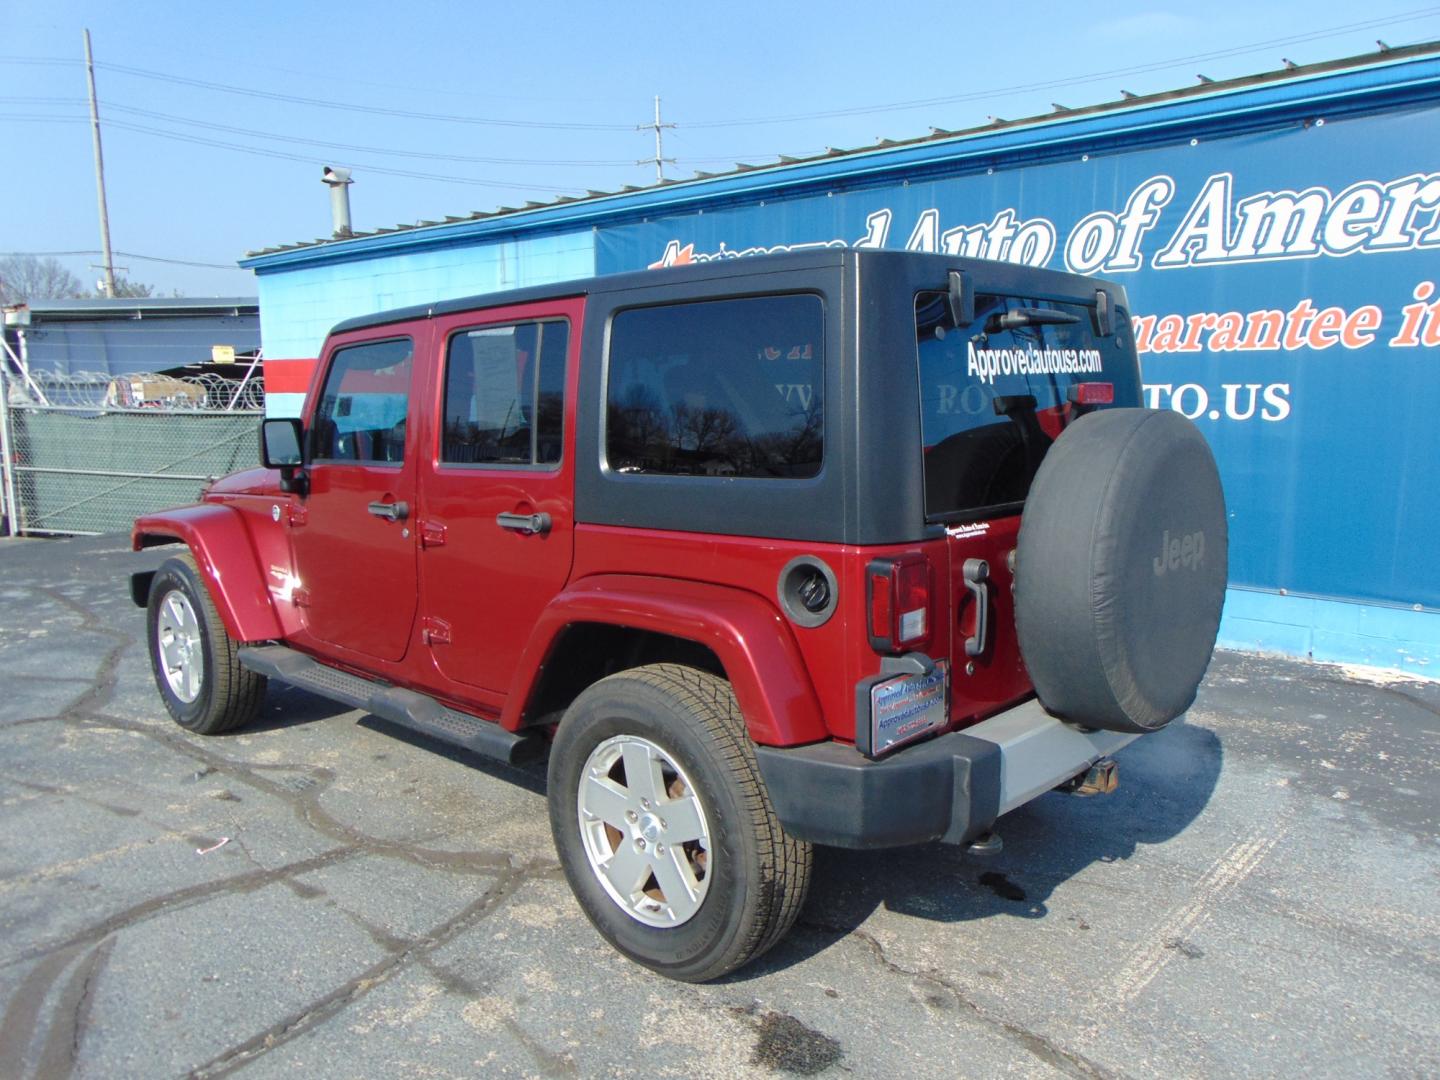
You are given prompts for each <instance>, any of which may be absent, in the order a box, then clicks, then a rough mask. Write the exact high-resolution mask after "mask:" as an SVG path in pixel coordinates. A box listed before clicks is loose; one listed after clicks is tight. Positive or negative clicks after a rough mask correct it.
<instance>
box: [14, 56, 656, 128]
mask: <svg viewBox="0 0 1440 1080" xmlns="http://www.w3.org/2000/svg"><path fill="white" fill-rule="evenodd" d="M0 63H20V64H57V63H71V61H62V60H60V59H58V58H55V57H23V56H0ZM95 66H96V67H97V68H100V69H101V70H103V71H110V72H114V73H116V74H119V75H131V76H134V77H136V78H141V79H155V80H158V81H160V82H165V83H171V84H174V85H177V86H193V87H196V88H197V89H201V90H215V91H218V92H220V93H226V94H239V95H241V96H243V97H251V98H263V99H265V100H268V101H284V102H287V103H289V104H292V105H310V106H314V107H316V108H321V109H338V110H340V111H343V112H358V113H368V114H370V115H373V116H399V117H404V118H406V119H409V120H435V121H441V122H444V123H451V124H477V125H482V126H490V127H518V128H546V129H550V130H555V131H631V130H633V129H634V125H632V124H592V123H582V122H580V121H572V120H506V119H502V118H500V117H488V116H458V115H454V114H450V113H432V112H419V111H416V110H413V109H394V108H387V107H385V106H381V105H356V104H351V103H349V102H344V101H330V100H327V99H325V98H312V97H304V96H301V95H299V94H282V93H280V92H279V91H276V90H258V89H256V88H254V87H249V86H233V85H231V84H229V83H218V82H210V81H209V80H206V79H191V78H187V77H186V76H183V75H169V74H166V73H165V72H163V71H150V70H149V69H147V68H137V67H130V66H129V65H127V64H108V63H101V64H96V65H95Z"/></svg>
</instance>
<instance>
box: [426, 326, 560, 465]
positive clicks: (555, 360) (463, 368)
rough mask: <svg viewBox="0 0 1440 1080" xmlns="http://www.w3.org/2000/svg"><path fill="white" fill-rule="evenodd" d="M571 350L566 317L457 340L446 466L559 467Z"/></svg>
mask: <svg viewBox="0 0 1440 1080" xmlns="http://www.w3.org/2000/svg"><path fill="white" fill-rule="evenodd" d="M569 344H570V325H569V323H567V322H565V321H564V320H560V319H556V320H551V321H545V322H526V323H515V324H513V325H510V326H487V327H484V328H483V329H479V330H463V331H461V332H460V333H458V334H456V335H455V336H454V337H452V338H451V339H450V347H449V349H448V350H447V354H446V362H445V423H444V428H443V432H442V435H441V439H440V460H441V461H442V462H448V463H451V464H462V465H544V466H554V465H558V464H559V463H560V452H561V447H562V445H563V442H564V433H565V357H566V353H567V351H568V347H569Z"/></svg>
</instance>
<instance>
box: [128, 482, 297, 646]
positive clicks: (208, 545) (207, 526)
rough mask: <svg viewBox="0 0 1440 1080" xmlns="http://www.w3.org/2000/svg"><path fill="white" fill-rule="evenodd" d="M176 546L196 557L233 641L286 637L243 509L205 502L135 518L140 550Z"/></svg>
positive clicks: (133, 534)
mask: <svg viewBox="0 0 1440 1080" xmlns="http://www.w3.org/2000/svg"><path fill="white" fill-rule="evenodd" d="M174 543H183V544H185V545H186V546H187V547H189V548H190V553H191V554H192V555H194V556H195V564H196V566H198V567H199V570H200V577H201V578H202V579H203V580H204V582H205V585H206V587H207V588H209V590H210V598H211V599H212V600H213V601H214V602H215V607H216V609H217V610H218V611H219V613H220V618H221V620H222V621H223V622H224V623H225V630H226V632H227V633H229V635H230V636H231V637H233V638H234V639H235V640H237V641H268V640H270V639H272V638H279V637H282V636H283V631H282V630H281V628H280V620H279V619H278V618H277V616H276V614H275V607H274V605H273V604H272V603H271V601H270V593H269V591H268V590H267V589H266V587H265V577H264V575H263V574H261V573H260V564H259V562H258V561H257V560H256V558H255V547H254V545H253V544H252V543H251V542H250V534H249V533H248V532H247V531H246V530H245V522H244V519H243V518H242V517H241V516H240V512H239V511H238V510H235V509H233V508H231V507H229V506H222V505H219V504H215V503H202V504H201V505H199V506H183V507H180V508H179V509H176V510H162V511H160V512H159V513H155V514H147V515H145V516H144V517H141V518H136V519H135V526H134V528H132V529H131V531H130V546H131V547H132V548H133V549H134V550H136V551H141V550H143V549H145V548H150V547H156V546H158V545H161V544H174ZM137 602H138V597H137Z"/></svg>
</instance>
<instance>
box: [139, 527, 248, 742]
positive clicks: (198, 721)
mask: <svg viewBox="0 0 1440 1080" xmlns="http://www.w3.org/2000/svg"><path fill="white" fill-rule="evenodd" d="M145 624H146V629H147V636H148V638H149V641H150V665H151V668H152V669H153V671H154V673H155V685H156V686H157V687H158V688H159V690H160V697H161V698H162V699H164V701H165V708H166V709H168V710H169V711H170V715H171V716H172V717H173V718H174V719H175V722H176V723H177V724H179V725H180V726H181V727H183V728H185V729H186V730H187V731H193V732H195V733H196V734H197V735H218V734H220V733H221V732H222V731H232V730H234V729H235V728H238V727H241V726H243V725H245V724H248V723H250V722H251V721H252V720H254V719H255V718H256V717H257V716H258V715H259V713H260V706H261V704H262V703H263V702H264V700H265V677H264V676H263V675H257V674H255V673H254V672H253V671H247V670H246V669H245V668H243V667H241V666H240V662H239V660H238V659H236V652H237V650H238V648H239V643H238V642H237V641H235V640H234V639H233V638H232V637H230V635H229V634H228V633H226V631H225V624H224V622H222V621H221V619H220V613H219V612H218V611H217V610H216V609H215V603H214V601H212V600H211V599H210V591H209V590H208V589H207V588H206V587H205V585H204V583H203V582H202V581H201V580H200V573H199V571H198V569H197V568H196V565H195V558H194V556H192V555H191V554H190V553H189V552H186V553H185V554H183V555H177V556H175V557H174V558H173V559H166V560H165V562H164V563H162V564H161V566H160V569H159V570H157V571H156V572H155V577H154V579H153V580H152V581H151V583H150V602H149V605H148V607H147V612H146V619H145Z"/></svg>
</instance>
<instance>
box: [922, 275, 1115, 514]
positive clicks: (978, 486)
mask: <svg viewBox="0 0 1440 1080" xmlns="http://www.w3.org/2000/svg"><path fill="white" fill-rule="evenodd" d="M1022 310H1040V311H1045V312H1052V313H1058V317H1060V318H1064V317H1067V316H1068V317H1073V319H1074V321H1073V322H1058V323H1037V324H1033V325H1021V326H1017V327H1014V328H1009V329H1007V328H1004V327H1003V326H1002V325H1001V316H1003V315H1005V314H1006V313H1007V312H1008V313H1011V314H1012V317H1013V316H1014V313H1016V312H1020V311H1022ZM1117 324H1119V325H1120V326H1121V327H1122V328H1121V329H1120V330H1119V331H1118V332H1117V333H1116V334H1115V335H1114V336H1111V337H1104V338H1102V337H1097V336H1096V334H1095V331H1094V327H1093V324H1092V322H1091V309H1090V308H1088V307H1086V306H1084V305H1081V304H1061V303H1054V302H1051V301H1048V300H1035V299H1024V298H1019V297H1003V296H991V295H985V294H981V295H979V296H977V297H976V298H975V318H974V321H973V322H971V324H970V325H969V326H962V327H956V326H955V325H954V324H953V322H952V321H951V318H950V311H949V305H948V303H947V298H946V295H945V294H944V293H939V292H924V293H920V294H919V296H917V297H916V301H915V339H916V350H917V352H918V355H919V364H920V420H921V430H922V432H923V435H924V441H925V511H926V515H927V516H928V517H931V518H944V517H950V516H960V517H967V518H968V517H984V516H996V515H999V514H1004V513H1013V512H1015V511H1016V510H1018V509H1019V507H1020V506H1021V505H1022V504H1023V503H1024V500H1025V495H1026V493H1027V492H1029V490H1030V482H1031V481H1032V480H1033V479H1034V478H1035V472H1036V470H1037V469H1038V468H1039V467H1040V462H1041V461H1042V460H1043V459H1044V457H1045V453H1046V451H1048V450H1049V449H1050V445H1051V443H1053V442H1054V441H1055V439H1056V438H1058V437H1059V435H1060V432H1061V431H1062V430H1064V428H1065V425H1066V424H1068V423H1070V421H1071V420H1073V419H1075V418H1076V417H1077V416H1079V415H1081V413H1083V412H1084V411H1085V410H1086V409H1089V408H1094V407H1095V406H1080V405H1076V404H1074V403H1073V401H1072V387H1074V386H1075V385H1076V384H1078V383H1085V382H1105V383H1110V384H1112V385H1113V387H1114V401H1115V402H1117V403H1120V404H1134V403H1135V402H1137V401H1138V400H1139V387H1138V385H1137V384H1136V383H1137V377H1138V372H1137V369H1136V365H1135V362H1134V356H1133V353H1132V352H1131V351H1130V350H1129V349H1128V348H1127V347H1126V342H1127V341H1128V335H1127V334H1126V332H1125V330H1124V329H1123V326H1124V320H1123V319H1117ZM1101 407H1103V406H1101Z"/></svg>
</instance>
